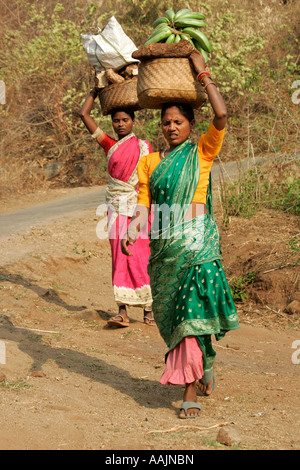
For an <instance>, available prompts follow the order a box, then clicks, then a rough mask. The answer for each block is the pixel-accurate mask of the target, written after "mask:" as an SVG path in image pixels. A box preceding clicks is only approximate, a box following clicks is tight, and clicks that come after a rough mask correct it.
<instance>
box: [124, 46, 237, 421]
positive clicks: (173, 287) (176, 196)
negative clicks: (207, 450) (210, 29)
mask: <svg viewBox="0 0 300 470" xmlns="http://www.w3.org/2000/svg"><path fill="white" fill-rule="evenodd" d="M190 59H191V61H192V63H193V66H194V68H195V70H196V72H197V74H198V79H199V81H201V82H202V84H203V86H204V89H205V91H206V93H207V96H208V99H209V102H210V104H211V106H212V109H213V111H214V119H213V122H212V123H211V125H210V127H209V130H208V132H207V133H206V134H204V135H202V136H201V137H200V140H199V142H198V144H193V143H192V142H191V139H190V132H191V129H192V127H193V125H194V122H195V121H194V113H193V110H192V108H191V107H190V106H189V105H180V104H176V103H174V104H166V105H164V107H163V109H162V116H161V117H162V130H163V135H164V137H165V139H166V141H167V142H168V144H169V148H168V149H167V150H165V151H164V152H154V153H151V154H149V155H146V156H145V157H143V158H142V159H141V160H140V162H139V165H138V175H139V195H138V205H137V207H136V212H135V216H134V217H133V218H132V221H131V224H130V226H129V228H128V232H127V235H126V237H125V238H124V239H123V241H122V251H123V253H124V254H126V255H128V256H130V255H132V253H131V252H130V250H129V245H133V243H134V242H135V241H136V239H137V238H138V236H141V234H139V232H140V231H142V230H143V227H144V226H145V225H146V224H145V222H146V220H147V218H148V214H149V211H150V209H151V210H152V212H153V215H154V220H153V223H152V228H151V233H150V250H151V256H150V259H149V265H148V273H149V275H150V284H151V289H152V297H153V313H154V318H155V321H156V324H157V326H158V328H159V331H160V334H161V336H162V338H163V339H164V341H165V343H166V345H167V347H168V354H167V356H166V369H165V372H164V374H163V376H162V377H161V379H160V383H162V384H173V385H185V391H184V396H183V403H182V405H181V409H180V413H179V417H180V418H194V417H196V416H199V414H200V411H201V406H200V404H199V403H198V402H197V391H198V393H199V394H200V395H202V396H205V395H209V394H210V393H211V392H212V391H213V389H214V385H215V381H214V375H213V364H214V360H215V355H216V353H215V351H214V349H213V347H212V340H211V336H212V335H215V338H216V340H220V339H221V338H222V337H223V336H224V335H225V334H226V332H228V331H230V330H234V329H237V328H238V327H239V323H238V318H237V313H236V309H235V306H234V303H233V300H232V297H231V293H230V289H229V286H228V283H227V280H226V277H225V273H224V271H223V268H222V265H221V259H222V256H221V249H220V237H219V232H218V227H217V225H216V222H215V220H214V218H213V212H212V197H211V177H210V170H211V166H212V163H213V160H214V158H215V157H216V156H217V155H218V153H219V151H220V149H221V146H222V142H223V137H224V132H225V125H226V106H225V103H224V101H223V98H222V96H221V95H220V93H219V91H218V90H217V87H216V85H215V83H214V82H213V81H212V80H211V77H210V74H209V73H208V72H207V71H205V62H204V59H203V57H202V55H201V54H200V53H198V52H197V51H195V52H193V53H192V54H191V56H190Z"/></svg>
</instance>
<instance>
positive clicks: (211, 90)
mask: <svg viewBox="0 0 300 470" xmlns="http://www.w3.org/2000/svg"><path fill="white" fill-rule="evenodd" d="M190 60H191V61H192V63H193V66H194V69H195V71H196V73H197V76H198V77H199V79H201V83H202V84H203V86H204V91H205V92H206V93H207V96H208V99H209V102H210V104H211V106H212V108H213V111H214V114H215V117H214V120H213V123H214V126H215V128H216V129H218V130H219V131H221V130H222V129H224V127H225V125H226V120H227V108H226V104H225V102H224V100H223V98H222V96H221V94H220V93H219V91H218V89H217V86H216V84H215V83H214V82H213V80H212V78H211V77H210V75H205V74H204V75H203V76H202V77H201V75H202V73H203V72H206V70H205V61H204V58H203V56H202V54H201V53H200V52H199V51H197V50H195V51H193V52H192V54H191V55H190Z"/></svg>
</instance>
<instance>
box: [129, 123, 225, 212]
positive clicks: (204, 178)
mask: <svg viewBox="0 0 300 470" xmlns="http://www.w3.org/2000/svg"><path fill="white" fill-rule="evenodd" d="M224 134H225V129H223V130H221V131H218V129H216V128H215V126H214V125H213V123H211V125H210V126H209V129H208V131H207V133H206V134H203V135H201V137H200V140H199V142H198V155H199V161H200V178H199V182H198V186H197V189H196V192H195V195H194V198H193V201H192V202H201V203H203V204H206V196H207V187H208V183H209V173H210V170H211V167H212V164H213V161H214V159H215V157H216V156H217V155H218V153H219V152H220V150H221V147H222V143H223V138H224ZM160 161H161V159H160V153H159V152H153V153H149V154H148V155H145V156H143V157H142V158H141V159H140V161H139V163H138V167H137V172H138V176H139V193H138V201H137V203H138V204H141V205H142V206H146V207H149V208H150V207H151V201H152V198H151V192H150V187H149V181H150V177H151V175H152V173H153V171H154V169H155V168H156V166H157V165H158V164H159V162H160Z"/></svg>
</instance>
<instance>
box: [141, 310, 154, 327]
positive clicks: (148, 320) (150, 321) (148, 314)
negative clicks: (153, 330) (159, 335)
mask: <svg viewBox="0 0 300 470" xmlns="http://www.w3.org/2000/svg"><path fill="white" fill-rule="evenodd" d="M144 323H145V325H148V326H155V325H156V323H155V320H154V317H153V312H152V311H148V310H145V309H144Z"/></svg>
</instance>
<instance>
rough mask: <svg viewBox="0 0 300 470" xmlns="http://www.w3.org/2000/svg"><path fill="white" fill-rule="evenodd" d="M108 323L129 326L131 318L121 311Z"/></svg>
mask: <svg viewBox="0 0 300 470" xmlns="http://www.w3.org/2000/svg"><path fill="white" fill-rule="evenodd" d="M107 324H108V325H110V326H119V327H126V326H129V319H128V318H126V319H125V317H124V315H122V314H121V313H118V314H117V315H115V316H114V317H112V318H111V319H110V320H108V322H107Z"/></svg>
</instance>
